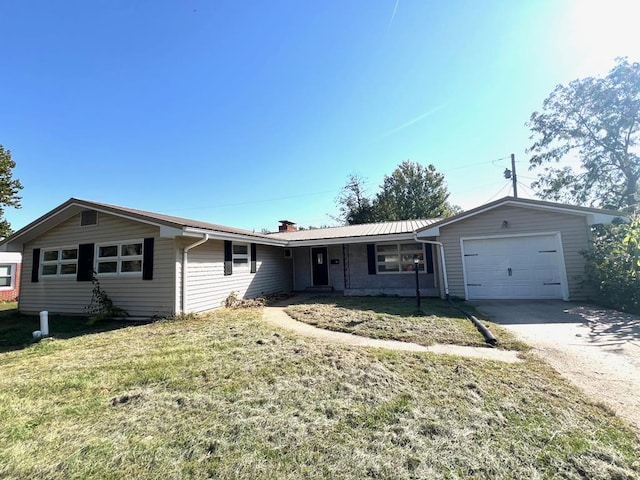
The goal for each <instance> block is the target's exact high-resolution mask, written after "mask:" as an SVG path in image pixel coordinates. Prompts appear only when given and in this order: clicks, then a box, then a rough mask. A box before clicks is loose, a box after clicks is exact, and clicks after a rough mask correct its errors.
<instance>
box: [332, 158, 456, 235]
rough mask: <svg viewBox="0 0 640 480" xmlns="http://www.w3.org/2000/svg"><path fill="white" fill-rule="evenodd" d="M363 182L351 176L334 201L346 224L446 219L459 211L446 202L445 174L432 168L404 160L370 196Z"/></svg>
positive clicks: (356, 176)
mask: <svg viewBox="0 0 640 480" xmlns="http://www.w3.org/2000/svg"><path fill="white" fill-rule="evenodd" d="M364 183H365V181H364V179H363V178H362V177H360V176H358V175H351V176H350V177H349V180H348V182H347V184H346V185H345V186H344V188H343V189H342V192H341V193H340V195H339V196H338V197H337V198H336V203H337V204H338V207H339V208H340V217H339V218H340V220H341V221H342V222H343V223H345V224H348V225H355V224H361V223H371V222H382V221H391V220H412V219H418V218H435V217H447V216H451V215H453V214H454V213H457V212H458V211H460V209H459V207H455V206H452V205H451V204H450V203H449V202H448V199H449V191H448V190H447V186H446V183H445V180H444V175H442V174H441V173H438V172H436V168H435V167H434V166H433V165H428V166H426V167H425V166H423V165H421V164H419V163H417V162H410V161H408V160H407V161H404V162H402V163H401V164H400V165H398V167H397V168H396V169H395V170H394V171H393V172H392V173H391V174H390V175H385V177H384V181H383V183H382V185H381V187H380V191H379V192H378V193H377V194H376V195H375V196H373V197H368V196H367V195H366V194H365V192H364Z"/></svg>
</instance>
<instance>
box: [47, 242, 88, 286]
mask: <svg viewBox="0 0 640 480" xmlns="http://www.w3.org/2000/svg"><path fill="white" fill-rule="evenodd" d="M63 250H75V251H76V258H74V259H72V260H62V251H63ZM55 251H57V252H58V259H57V260H45V259H44V254H45V253H46V252H55ZM79 256H80V248H79V247H78V245H66V246H64V247H44V248H41V249H40V268H39V270H38V274H39V278H41V279H47V278H75V277H76V275H77V274H78V257H79ZM45 265H57V271H56V274H55V275H44V274H43V273H42V272H43V271H44V267H45ZM62 265H75V266H76V271H75V272H73V273H61V271H62Z"/></svg>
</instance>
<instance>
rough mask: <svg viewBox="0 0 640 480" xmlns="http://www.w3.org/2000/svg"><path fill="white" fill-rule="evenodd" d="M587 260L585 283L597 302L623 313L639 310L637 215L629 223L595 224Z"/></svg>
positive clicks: (639, 235)
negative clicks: (591, 289) (595, 296)
mask: <svg viewBox="0 0 640 480" xmlns="http://www.w3.org/2000/svg"><path fill="white" fill-rule="evenodd" d="M582 253H583V255H584V257H585V258H586V260H587V263H586V268H585V276H586V279H585V282H584V283H585V284H586V285H589V286H591V287H593V288H594V289H595V291H596V292H597V299H596V300H597V301H598V302H599V303H601V304H603V305H606V306H609V307H613V308H615V309H618V310H622V311H625V312H633V313H640V218H639V217H634V218H632V219H631V221H630V222H629V223H616V224H611V225H597V226H595V227H594V229H593V245H592V247H591V249H590V250H588V251H586V252H582Z"/></svg>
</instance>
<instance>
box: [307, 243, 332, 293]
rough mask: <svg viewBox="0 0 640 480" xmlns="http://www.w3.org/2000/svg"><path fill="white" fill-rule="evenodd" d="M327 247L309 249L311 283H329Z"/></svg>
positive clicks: (321, 284) (322, 284)
mask: <svg viewBox="0 0 640 480" xmlns="http://www.w3.org/2000/svg"><path fill="white" fill-rule="evenodd" d="M327 257H328V255H327V247H319V248H312V249H311V269H312V270H313V285H314V286H326V285H329V265H327V264H328V263H329V261H328V258H327Z"/></svg>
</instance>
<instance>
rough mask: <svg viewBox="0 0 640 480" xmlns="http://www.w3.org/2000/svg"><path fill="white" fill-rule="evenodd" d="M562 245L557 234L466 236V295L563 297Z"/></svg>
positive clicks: (463, 248)
mask: <svg viewBox="0 0 640 480" xmlns="http://www.w3.org/2000/svg"><path fill="white" fill-rule="evenodd" d="M561 248H562V247H561V245H560V242H559V238H558V236H556V235H533V236H518V237H502V238H483V239H470V240H463V241H462V250H463V252H462V253H463V255H464V256H463V261H464V274H465V284H466V291H467V298H469V299H481V298H487V299H489V298H492V299H527V298H529V299H551V298H563V291H564V289H565V285H564V283H565V282H566V279H565V275H564V268H563V265H562V262H563V257H562V254H561Z"/></svg>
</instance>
